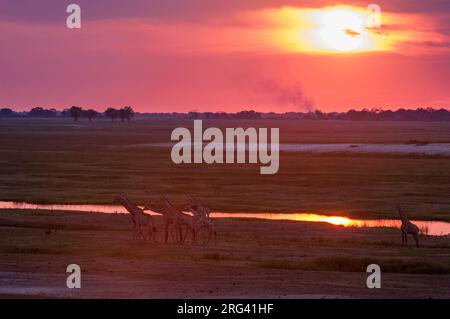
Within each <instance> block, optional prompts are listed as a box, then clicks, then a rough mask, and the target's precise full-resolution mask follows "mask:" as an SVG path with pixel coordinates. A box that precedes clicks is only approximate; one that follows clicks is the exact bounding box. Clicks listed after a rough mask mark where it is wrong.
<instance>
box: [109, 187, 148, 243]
mask: <svg viewBox="0 0 450 319" xmlns="http://www.w3.org/2000/svg"><path fill="white" fill-rule="evenodd" d="M115 202H117V203H119V204H121V205H122V206H123V207H125V209H126V210H127V211H128V212H129V213H130V216H131V220H132V221H133V240H136V239H138V237H139V236H141V237H142V239H143V241H144V242H145V241H146V240H147V238H146V237H145V233H147V234H148V240H149V241H153V242H154V241H155V234H156V228H155V224H154V222H153V218H152V216H151V215H149V214H145V213H144V211H143V210H142V209H141V208H139V207H138V206H137V205H135V204H133V203H132V202H131V201H130V200H129V199H128V198H127V197H126V196H125V195H117V196H116V199H115Z"/></svg>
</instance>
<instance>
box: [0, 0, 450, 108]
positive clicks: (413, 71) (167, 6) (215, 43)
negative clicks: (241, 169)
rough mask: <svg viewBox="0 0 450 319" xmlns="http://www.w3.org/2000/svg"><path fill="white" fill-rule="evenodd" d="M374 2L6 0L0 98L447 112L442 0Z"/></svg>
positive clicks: (448, 20) (29, 102)
mask: <svg viewBox="0 0 450 319" xmlns="http://www.w3.org/2000/svg"><path fill="white" fill-rule="evenodd" d="M70 3H77V4H79V5H80V6H81V10H82V11H81V15H82V28H81V29H79V30H70V29H68V28H67V27H66V18H67V16H68V14H67V13H66V6H67V5H68V4H70ZM371 3H372V2H364V1H345V2H335V1H325V0H324V1H322V0H314V1H312V0H298V1H294V0H150V1H149V0H129V1H123V0H95V1H92V0H72V1H61V0H40V1H35V0H20V1H18V0H0V43H1V49H0V107H12V108H14V109H17V110H28V109H29V108H30V107H33V106H45V107H55V108H57V109H62V108H65V107H68V106H71V105H80V106H82V107H85V108H96V109H99V110H103V109H104V108H105V107H107V106H117V107H119V106H124V105H132V106H133V107H134V108H135V110H137V111H141V112H144V111H146V112H172V111H178V112H186V111H192V110H197V111H228V112H234V111H238V110H241V109H250V108H251V109H255V110H258V111H274V112H286V111H308V110H314V109H320V110H322V111H327V112H329V111H346V110H348V109H350V108H356V109H362V108H364V107H367V108H373V107H379V108H383V109H389V108H390V109H397V108H399V107H405V108H416V107H436V108H437V107H444V108H447V109H449V108H450V93H449V87H450V85H449V83H450V1H448V0H427V1H424V0H408V1H407V0H389V1H377V2H374V3H376V4H378V5H379V6H380V8H381V21H382V26H381V28H379V29H378V28H371V27H367V21H368V20H367V19H368V12H367V10H366V7H367V5H369V4H371Z"/></svg>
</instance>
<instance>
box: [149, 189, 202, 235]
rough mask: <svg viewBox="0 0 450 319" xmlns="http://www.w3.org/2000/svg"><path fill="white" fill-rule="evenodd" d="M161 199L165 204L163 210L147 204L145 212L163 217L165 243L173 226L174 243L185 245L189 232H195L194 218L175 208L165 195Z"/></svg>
mask: <svg viewBox="0 0 450 319" xmlns="http://www.w3.org/2000/svg"><path fill="white" fill-rule="evenodd" d="M161 199H162V201H163V203H164V208H163V209H158V208H156V207H155V206H154V205H151V204H147V205H145V207H144V210H152V211H154V212H155V213H158V214H161V215H162V216H163V220H164V233H165V234H164V242H165V243H167V241H168V238H169V233H170V231H171V229H170V228H171V226H173V229H172V232H174V233H172V239H173V240H174V242H176V243H184V241H185V240H186V237H187V233H188V231H191V232H192V233H193V232H194V231H193V225H192V217H191V216H189V215H186V214H184V213H183V212H181V211H180V210H178V209H177V208H175V207H174V206H173V205H172V204H171V203H170V202H169V200H168V199H167V198H166V197H165V196H164V195H161ZM183 227H185V228H186V236H184V235H183Z"/></svg>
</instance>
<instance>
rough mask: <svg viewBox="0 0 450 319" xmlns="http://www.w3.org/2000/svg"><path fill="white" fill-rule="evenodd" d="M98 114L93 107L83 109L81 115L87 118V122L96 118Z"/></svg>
mask: <svg viewBox="0 0 450 319" xmlns="http://www.w3.org/2000/svg"><path fill="white" fill-rule="evenodd" d="M97 115H98V112H97V111H96V110H93V109H89V110H83V117H85V118H87V119H88V120H89V122H92V119H94V118H96V117H97Z"/></svg>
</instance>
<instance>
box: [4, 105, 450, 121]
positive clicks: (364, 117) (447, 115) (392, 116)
mask: <svg viewBox="0 0 450 319" xmlns="http://www.w3.org/2000/svg"><path fill="white" fill-rule="evenodd" d="M1 117H35V118H39V117H40V118H52V117H71V118H73V120H74V121H78V119H79V118H86V119H88V120H89V121H92V120H93V119H95V118H109V119H110V120H111V122H114V121H115V120H116V119H120V120H121V121H129V120H131V119H132V118H133V117H137V118H147V119H244V120H259V119H284V120H289V119H302V120H351V121H450V111H449V110H446V109H443V108H442V109H434V108H418V109H415V110H414V109H403V108H401V109H398V110H396V111H392V110H382V109H376V108H374V109H371V110H369V109H362V110H360V111H357V110H353V109H352V110H349V111H347V112H328V113H326V112H322V111H319V110H316V111H312V112H285V113H276V112H266V113H264V112H256V111H254V110H244V111H240V112H236V113H227V112H187V113H178V112H167V113H137V112H135V111H134V110H133V108H132V107H131V106H125V107H123V108H120V109H116V108H113V107H109V108H107V109H106V110H105V111H104V112H98V111H96V110H93V109H87V110H85V109H83V108H81V107H79V106H72V107H71V108H68V109H64V110H63V111H58V110H56V109H54V108H49V109H46V108H43V107H34V108H32V109H31V110H30V111H28V112H15V111H14V110H12V109H10V108H1V109H0V118H1Z"/></svg>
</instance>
